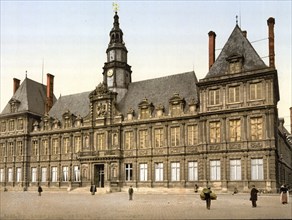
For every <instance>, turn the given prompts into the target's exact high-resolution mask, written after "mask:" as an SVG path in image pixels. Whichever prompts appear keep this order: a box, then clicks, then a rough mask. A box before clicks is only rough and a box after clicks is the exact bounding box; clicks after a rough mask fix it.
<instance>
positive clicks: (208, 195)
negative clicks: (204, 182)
mask: <svg viewBox="0 0 292 220" xmlns="http://www.w3.org/2000/svg"><path fill="white" fill-rule="evenodd" d="M203 193H204V195H205V200H206V208H207V209H210V208H211V193H212V191H211V188H210V187H208V188H205V189H203Z"/></svg>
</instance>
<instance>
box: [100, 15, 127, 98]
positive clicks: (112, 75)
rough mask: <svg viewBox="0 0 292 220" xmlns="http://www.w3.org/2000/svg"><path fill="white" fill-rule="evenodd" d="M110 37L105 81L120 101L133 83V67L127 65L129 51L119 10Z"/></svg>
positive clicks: (104, 68) (104, 72)
mask: <svg viewBox="0 0 292 220" xmlns="http://www.w3.org/2000/svg"><path fill="white" fill-rule="evenodd" d="M109 36H110V42H109V44H108V48H107V50H106V54H107V62H106V63H105V64H104V67H103V79H104V84H106V85H107V87H108V89H109V90H111V91H113V92H116V93H118V96H117V101H120V100H121V99H122V98H123V97H124V95H125V94H126V92H127V89H128V85H129V84H130V83H131V81H132V78H131V74H132V71H131V66H129V65H128V63H127V54H128V50H127V48H126V46H125V43H124V41H123V31H122V30H121V29H120V24H119V16H118V13H117V10H115V15H114V23H113V28H112V29H111V31H110V33H109Z"/></svg>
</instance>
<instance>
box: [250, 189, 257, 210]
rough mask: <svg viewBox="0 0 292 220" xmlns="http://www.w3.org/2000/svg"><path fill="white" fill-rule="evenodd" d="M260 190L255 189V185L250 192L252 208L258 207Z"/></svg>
mask: <svg viewBox="0 0 292 220" xmlns="http://www.w3.org/2000/svg"><path fill="white" fill-rule="evenodd" d="M258 192H259V191H258V190H257V189H256V188H255V185H253V186H252V189H251V191H250V200H251V203H252V207H254V208H255V207H257V200H258Z"/></svg>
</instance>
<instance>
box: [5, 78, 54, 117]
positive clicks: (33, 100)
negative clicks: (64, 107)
mask: <svg viewBox="0 0 292 220" xmlns="http://www.w3.org/2000/svg"><path fill="white" fill-rule="evenodd" d="M46 89H47V86H45V85H43V84H41V83H38V82H36V81H33V80H31V79H29V78H25V80H24V81H23V82H22V83H21V85H20V86H19V88H18V89H17V90H16V92H15V94H14V95H13V96H12V98H11V99H10V100H12V99H15V100H17V101H19V102H20V104H19V107H18V112H23V111H29V112H33V113H37V114H44V112H45V103H46ZM55 101H56V97H55V96H54V102H55ZM9 113H10V104H9V103H7V105H6V106H5V108H4V109H3V111H2V113H1V114H9Z"/></svg>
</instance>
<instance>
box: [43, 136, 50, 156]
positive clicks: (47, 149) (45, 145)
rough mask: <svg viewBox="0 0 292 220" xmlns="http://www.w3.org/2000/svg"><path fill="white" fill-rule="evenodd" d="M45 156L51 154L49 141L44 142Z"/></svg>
mask: <svg viewBox="0 0 292 220" xmlns="http://www.w3.org/2000/svg"><path fill="white" fill-rule="evenodd" d="M42 143H43V155H48V154H49V144H48V140H43V141H42Z"/></svg>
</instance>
